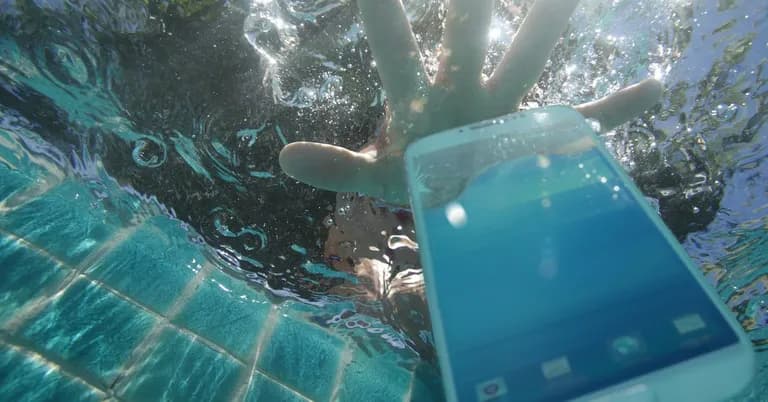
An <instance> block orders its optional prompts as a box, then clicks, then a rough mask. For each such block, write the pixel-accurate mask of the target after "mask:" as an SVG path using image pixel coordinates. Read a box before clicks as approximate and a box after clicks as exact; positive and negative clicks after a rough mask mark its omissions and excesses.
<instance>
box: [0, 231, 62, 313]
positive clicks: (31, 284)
mask: <svg viewBox="0 0 768 402" xmlns="http://www.w3.org/2000/svg"><path fill="white" fill-rule="evenodd" d="M65 276H66V271H65V270H63V269H62V268H61V265H60V264H58V263H56V262H53V261H51V260H50V259H49V258H47V257H44V256H42V255H40V254H38V253H37V252H35V251H34V250H31V249H28V248H26V247H24V246H23V245H22V243H20V242H18V241H15V240H13V239H10V238H7V237H3V236H1V235H0V324H1V323H3V322H4V321H6V320H8V319H10V318H11V317H12V316H13V315H14V314H15V313H16V311H18V310H19V308H20V307H21V306H22V305H24V304H25V303H27V302H28V301H30V300H32V299H33V298H34V297H36V296H38V295H40V294H41V293H42V292H43V291H45V290H49V291H53V290H54V289H53V288H55V284H56V283H58V282H61V281H62V279H64V277H65Z"/></svg>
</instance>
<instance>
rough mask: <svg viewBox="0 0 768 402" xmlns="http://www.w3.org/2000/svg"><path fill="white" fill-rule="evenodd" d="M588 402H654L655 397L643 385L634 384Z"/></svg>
mask: <svg viewBox="0 0 768 402" xmlns="http://www.w3.org/2000/svg"><path fill="white" fill-rule="evenodd" d="M589 402H656V395H655V394H654V393H653V391H652V390H651V389H650V388H648V386H647V385H645V384H636V385H633V386H631V387H627V388H624V389H622V390H619V391H616V392H612V393H610V394H608V395H603V396H600V397H597V398H594V399H590V400H589Z"/></svg>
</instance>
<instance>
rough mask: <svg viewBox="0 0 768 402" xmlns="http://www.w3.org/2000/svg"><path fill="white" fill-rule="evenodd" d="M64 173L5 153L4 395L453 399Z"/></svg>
mask: <svg viewBox="0 0 768 402" xmlns="http://www.w3.org/2000/svg"><path fill="white" fill-rule="evenodd" d="M0 148H2V144H0ZM2 151H3V150H2V149H0V156H2ZM6 155H7V154H6ZM6 162H7V161H6ZM59 176H61V175H58V176H56V175H53V176H51V175H48V174H46V172H45V170H44V169H43V168H42V167H40V170H37V169H19V168H17V167H13V168H11V167H9V166H8V165H6V164H3V163H2V160H1V159H0V400H3V401H20V400H29V401H46V400H50V401H89V400H120V401H155V400H175V401H219V400H221V401H270V402H271V401H306V400H313V401H336V400H339V401H401V400H402V401H410V400H414V401H432V400H442V399H443V398H442V393H441V392H442V391H441V386H440V379H439V376H438V374H437V372H436V369H435V368H434V367H432V366H430V365H428V364H424V363H419V362H418V359H416V358H415V356H410V358H408V356H405V358H404V357H403V355H404V354H406V355H407V353H408V352H405V351H396V350H394V349H393V350H392V351H385V352H383V353H376V354H370V353H367V351H366V350H364V349H362V348H361V347H360V346H359V345H358V344H357V343H355V342H352V341H351V340H350V338H349V337H348V336H345V334H342V333H339V332H337V331H336V330H333V329H328V328H326V327H322V326H320V325H317V324H315V323H313V322H312V321H311V320H309V319H308V317H309V316H310V315H312V313H313V309H314V307H312V306H308V305H305V304H301V303H298V302H286V303H282V304H279V305H278V304H273V303H271V302H270V300H268V298H267V297H266V296H265V295H264V294H262V293H261V292H260V291H258V290H256V289H253V288H252V287H249V286H247V285H246V284H245V283H244V282H242V281H240V280H238V279H235V278H232V277H230V276H229V275H227V274H225V273H223V272H221V271H220V270H219V269H217V268H216V267H215V266H214V265H213V264H212V263H210V262H209V261H208V260H206V258H205V257H204V256H203V255H201V253H200V250H199V248H198V247H197V246H195V245H194V244H192V243H191V242H189V241H188V240H187V239H188V233H186V232H185V231H184V230H183V229H182V227H181V225H180V223H179V222H178V221H175V220H173V219H171V218H168V217H164V216H155V217H152V218H148V219H147V220H145V221H143V222H141V223H138V224H135V225H131V226H129V227H126V225H122V224H119V223H118V221H117V219H116V217H115V215H114V214H110V213H109V212H107V211H106V210H105V208H104V207H103V204H102V202H101V201H99V200H97V199H96V198H95V197H94V195H93V194H92V192H91V191H90V190H89V189H88V188H87V187H85V186H84V185H83V184H82V183H81V182H79V181H78V180H75V179H68V178H61V177H59Z"/></svg>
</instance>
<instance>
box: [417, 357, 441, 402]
mask: <svg viewBox="0 0 768 402" xmlns="http://www.w3.org/2000/svg"><path fill="white" fill-rule="evenodd" d="M444 400H445V393H444V392H443V379H442V377H441V376H440V370H439V369H438V368H437V367H436V366H434V365H431V364H427V363H421V364H419V365H418V366H417V367H416V370H414V372H413V389H412V391H411V401H413V402H441V401H444Z"/></svg>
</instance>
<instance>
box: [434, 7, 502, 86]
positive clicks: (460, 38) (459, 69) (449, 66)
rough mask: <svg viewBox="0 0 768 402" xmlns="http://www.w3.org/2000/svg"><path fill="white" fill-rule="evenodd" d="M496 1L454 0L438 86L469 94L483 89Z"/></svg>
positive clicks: (445, 38) (444, 36) (447, 28)
mask: <svg viewBox="0 0 768 402" xmlns="http://www.w3.org/2000/svg"><path fill="white" fill-rule="evenodd" d="M493 2H494V0H450V1H449V3H448V12H447V14H446V20H445V33H444V34H443V44H442V46H443V48H442V54H441V57H440V65H439V67H438V72H437V78H436V80H435V82H436V83H437V84H442V85H446V86H448V87H451V88H455V91H456V93H466V92H467V91H466V90H467V89H469V90H470V91H472V90H474V89H476V88H479V87H480V73H481V71H482V68H483V63H484V62H485V52H486V50H487V48H488V26H489V25H490V22H491V14H492V12H493Z"/></svg>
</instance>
